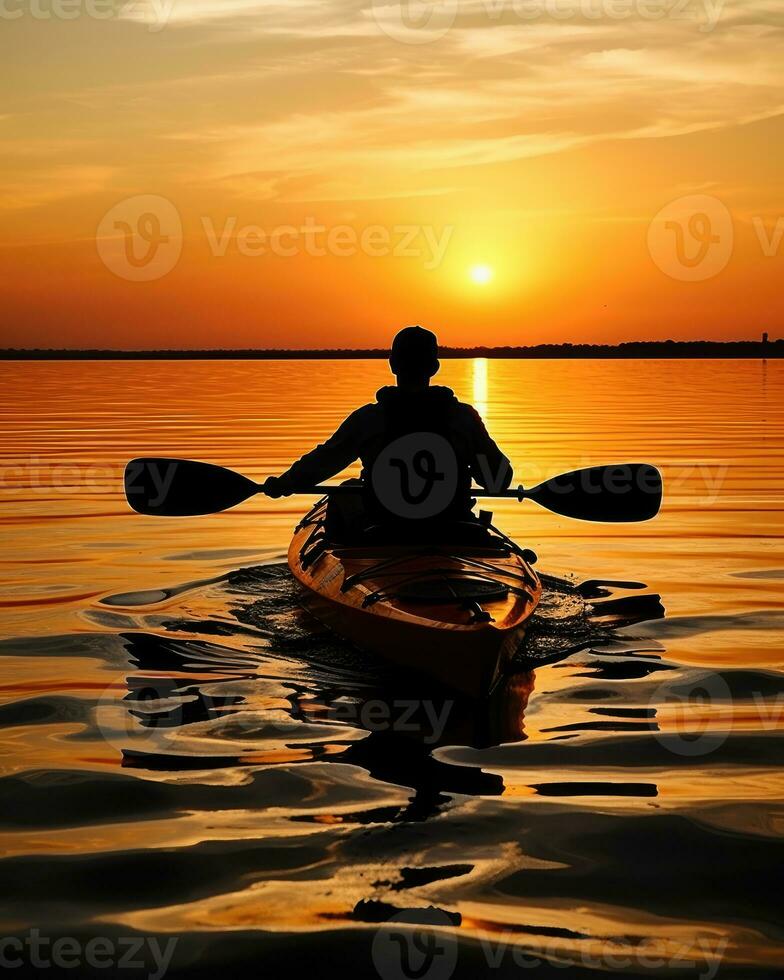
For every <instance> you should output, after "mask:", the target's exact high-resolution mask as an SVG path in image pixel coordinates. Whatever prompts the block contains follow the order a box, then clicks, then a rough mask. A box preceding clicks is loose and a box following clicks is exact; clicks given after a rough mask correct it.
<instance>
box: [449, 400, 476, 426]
mask: <svg viewBox="0 0 784 980" xmlns="http://www.w3.org/2000/svg"><path fill="white" fill-rule="evenodd" d="M455 412H457V413H458V414H459V416H460V418H461V419H467V420H469V421H471V422H481V421H482V416H481V415H480V414H479V412H477V410H476V409H475V408H474V406H473V405H471V404H469V403H468V402H457V403H456V404H455Z"/></svg>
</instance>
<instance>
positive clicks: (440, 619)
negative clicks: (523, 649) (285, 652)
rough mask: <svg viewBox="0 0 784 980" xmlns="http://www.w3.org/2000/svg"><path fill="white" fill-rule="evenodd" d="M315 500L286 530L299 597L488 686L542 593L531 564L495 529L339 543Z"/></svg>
mask: <svg viewBox="0 0 784 980" xmlns="http://www.w3.org/2000/svg"><path fill="white" fill-rule="evenodd" d="M325 515H326V504H325V502H323V501H321V502H319V504H317V505H316V506H315V507H314V508H313V510H312V511H311V512H310V513H309V514H308V515H307V517H306V518H305V519H304V520H303V522H302V523H301V524H300V525H299V527H298V528H297V530H296V531H295V533H294V537H293V539H292V542H291V546H290V548H289V556H288V558H289V566H290V568H291V571H292V573H293V574H294V576H295V578H296V579H297V580H298V581H299V582H300V584H301V585H302V586H304V588H305V597H306V605H307V606H308V608H309V609H310V610H311V612H313V614H314V615H315V616H316V617H317V618H318V619H319V620H321V621H322V622H323V623H324V624H325V625H326V626H328V627H329V628H330V629H332V630H333V631H334V632H335V633H337V634H338V635H340V636H343V637H344V638H345V639H347V640H349V641H351V642H352V643H354V644H355V645H357V646H359V647H361V648H363V649H365V650H368V651H370V652H372V653H375V654H377V655H379V656H381V657H383V658H385V659H386V660H388V661H391V662H393V663H396V664H398V665H400V666H402V667H405V668H407V669H410V670H415V671H418V672H423V673H425V674H428V675H429V676H431V677H432V678H434V679H436V680H437V681H439V682H440V683H443V684H447V685H448V686H450V687H453V688H456V689H458V690H460V691H461V692H463V693H465V694H469V695H470V696H472V697H478V696H481V695H483V694H485V693H487V692H488V691H489V690H490V689H491V688H492V687H493V685H494V683H495V682H496V681H497V680H498V678H499V676H500V674H501V672H502V669H503V667H504V666H505V665H506V664H507V663H508V661H509V660H510V659H511V657H512V656H513V655H514V653H515V651H516V649H517V648H518V646H519V644H520V642H521V641H522V638H523V634H524V630H525V624H526V623H527V621H528V619H529V618H530V617H531V615H532V613H533V611H534V609H535V608H536V604H537V602H538V601H539V596H540V595H541V583H540V582H539V578H538V576H537V575H536V573H535V572H534V571H533V569H532V568H531V567H530V565H529V564H528V563H527V562H526V561H525V559H524V558H523V557H522V555H521V554H519V553H518V551H516V550H515V549H514V546H513V545H511V543H508V542H507V541H506V540H505V539H503V538H502V537H501V536H500V535H499V534H497V532H496V533H495V534H493V532H488V536H487V543H486V545H485V544H484V543H483V544H482V545H479V546H478V545H444V544H422V545H414V546H410V545H406V546H399V545H398V546H396V545H386V544H385V545H378V546H376V545H373V546H360V547H354V546H352V547H341V546H340V545H335V544H331V543H330V542H329V541H328V540H327V539H326V534H325V529H324V518H325Z"/></svg>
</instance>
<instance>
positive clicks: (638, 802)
mask: <svg viewBox="0 0 784 980" xmlns="http://www.w3.org/2000/svg"><path fill="white" fill-rule="evenodd" d="M387 379H388V376H387V374H386V369H385V366H384V365H383V364H382V363H381V362H376V361H373V362H345V363H339V362H324V363H319V362H271V363H264V362H255V363H254V362H230V363H225V364H222V363H210V362H202V363H199V362H191V363H161V362H151V363H123V362H118V363H92V364H90V363H86V364H79V363H51V364H47V363H40V364H37V363H30V364H0V383H1V384H2V388H1V389H0V390H2V396H0V397H2V427H0V464H1V465H2V468H1V469H0V478H1V479H0V504H1V505H2V506H1V509H0V522H2V525H3V551H2V556H1V557H0V609H2V640H1V641H0V769H1V772H2V776H1V778H0V803H1V804H2V805H1V806H0V851H1V852H2V859H1V860H0V882H2V889H0V895H2V899H0V903H1V904H2V912H1V913H0V915H2V925H1V926H0V935H1V936H14V937H21V938H22V939H24V938H25V937H26V936H28V935H29V930H30V929H31V928H39V929H40V930H41V931H42V933H46V934H47V935H49V936H53V937H54V936H64V935H67V936H73V937H76V939H77V940H78V941H79V942H81V943H83V944H84V943H86V942H87V941H88V940H89V939H90V938H94V937H105V938H106V939H107V942H114V943H119V941H120V939H121V938H122V937H139V938H140V939H143V940H144V944H145V945H144V947H143V949H142V950H141V952H139V954H138V956H137V957H136V958H137V959H140V958H141V959H142V960H143V961H144V963H145V966H144V967H143V968H141V967H140V968H139V971H138V972H140V974H141V975H147V973H148V972H150V971H151V970H152V971H154V963H153V961H154V958H155V957H154V949H153V947H152V945H151V943H152V941H153V940H154V941H155V942H156V943H160V946H161V948H163V947H165V944H166V942H167V941H168V940H169V939H172V938H176V940H177V942H176V944H175V945H174V946H173V947H172V949H173V950H174V953H173V960H172V963H171V966H170V969H169V974H170V975H176V974H178V973H181V972H191V973H193V972H195V971H196V970H197V968H198V969H202V968H203V969H204V970H205V971H209V970H210V969H213V968H214V967H215V964H219V965H224V966H225V965H238V964H246V965H247V964H252V965H253V968H254V970H255V971H256V972H257V973H263V972H264V971H265V970H268V971H270V972H271V973H272V975H277V974H278V973H279V972H280V971H282V970H284V969H286V970H290V969H294V970H296V969H299V968H306V967H308V968H312V969H314V970H315V969H318V970H319V972H321V973H327V974H328V975H341V976H342V975H358V976H363V977H364V976H367V977H375V976H380V977H381V978H382V980H392V978H393V977H394V978H395V980H397V978H402V977H404V976H411V975H413V973H412V971H411V970H409V971H408V972H407V973H406V972H405V969H404V966H405V964H403V965H401V962H402V961H401V951H404V950H403V947H404V945H405V944H406V943H410V942H411V941H412V938H411V937H412V936H415V938H421V937H419V936H418V935H415V930H413V931H412V927H410V926H408V927H401V928H402V932H400V935H397V934H396V933H395V932H394V930H390V929H389V928H388V927H385V928H380V927H379V925H378V922H379V921H380V920H383V919H389V918H390V917H392V918H393V920H394V918H395V917H397V920H400V919H401V918H402V919H405V918H407V914H406V912H405V910H412V909H420V910H421V909H427V908H429V907H431V906H432V907H433V908H434V909H435V910H437V911H435V912H433V913H430V914H431V915H435V916H436V919H435V921H436V922H437V923H439V924H438V927H437V928H436V930H435V932H434V933H433V934H432V935H434V936H435V937H436V939H437V943H438V949H437V951H436V953H434V954H433V955H432V956H431V961H432V962H431V961H427V962H425V965H424V966H422V962H424V961H422V960H421V956H422V954H421V953H420V952H419V951H418V949H416V948H414V947H411V948H408V947H406V950H405V951H407V952H408V953H409V954H411V955H412V956H413V961H412V962H413V966H414V967H416V966H417V964H419V966H420V972H419V973H418V974H417V975H419V976H427V977H428V978H430V980H448V977H449V976H451V975H455V976H461V977H462V976H466V977H473V976H477V975H488V976H499V977H501V976H504V977H505V976H518V975H519V974H520V970H521V968H522V967H523V966H528V967H530V966H531V965H532V963H534V962H541V964H543V965H542V969H543V970H544V971H545V972H548V969H549V966H552V970H553V972H554V974H556V975H559V976H564V975H570V976H582V975H585V976H591V975H594V974H595V975H597V976H599V975H606V971H620V972H625V973H627V974H630V975H636V976H651V975H653V974H663V975H667V976H697V975H701V976H712V975H714V974H715V973H716V972H717V971H719V972H720V973H721V975H726V976H737V977H744V978H745V977H752V976H762V975H771V976H773V975H778V966H779V964H780V963H781V962H782V960H783V959H784V930H783V929H782V917H781V912H780V899H779V896H778V890H779V885H780V877H781V866H782V859H783V858H784V844H783V843H782V831H784V805H782V801H783V800H784V777H783V775H782V770H781V765H780V763H781V745H782V742H781V734H780V730H781V726H782V706H783V705H784V700H783V699H784V673H783V672H782V667H783V664H784V644H782V637H783V636H784V603H783V602H782V582H784V555H783V554H782V535H783V534H784V500H782V485H784V480H783V479H782V478H783V476H784V472H783V470H784V397H782V396H783V395H784V372H783V370H782V365H781V364H780V362H776V361H772V362H769V363H767V364H765V363H760V362H757V361H749V362H723V361H706V362H674V361H653V362H602V361H595V362H590V361H585V362H579V361H578V362H568V361H552V362H546V361H544V362H525V361H519V362H512V361H509V362H504V361H489V362H487V361H483V360H477V361H452V362H447V363H446V364H445V365H444V369H443V371H442V374H441V378H440V380H441V381H442V383H445V384H449V385H451V386H453V387H454V388H455V390H456V391H457V393H458V395H459V396H460V397H462V398H464V399H467V400H470V401H472V402H473V403H474V404H475V405H476V407H477V408H478V409H479V410H480V412H482V414H483V415H484V416H485V418H486V420H487V423H488V427H489V429H490V431H491V432H492V433H493V435H494V436H495V437H496V439H497V440H498V441H499V443H500V444H501V446H502V447H503V448H504V449H505V451H506V452H507V453H508V454H509V455H510V456H511V458H512V460H513V462H514V464H515V471H516V477H517V479H518V480H519V481H521V482H523V483H524V484H526V485H531V484H533V483H535V482H538V481H539V479H541V478H544V477H546V476H550V475H553V474H555V473H557V472H559V471H561V470H567V469H572V468H574V467H576V466H580V465H588V464H591V463H608V462H614V461H624V460H648V461H650V462H653V463H655V464H657V465H658V466H659V467H660V468H661V469H662V470H663V472H664V476H665V486H666V500H665V506H664V508H663V511H662V513H661V515H660V517H659V518H658V519H657V520H656V521H654V522H653V523H651V524H646V525H640V526H630V527H626V528H624V527H616V528H608V527H605V526H593V525H588V524H577V523H573V522H569V521H567V520H565V519H561V518H557V517H555V516H553V515H550V514H548V513H546V512H544V511H542V510H540V509H538V508H537V507H536V506H535V505H532V504H526V505H522V506H521V505H519V504H516V503H514V502H504V503H503V504H501V505H499V506H497V507H496V508H495V517H496V523H498V524H499V525H500V526H501V527H502V528H503V529H504V530H506V531H507V532H508V533H510V534H512V535H513V536H514V537H515V538H516V539H517V540H518V541H520V542H521V543H524V544H525V545H527V546H529V547H532V548H534V549H535V550H536V551H537V552H538V553H539V555H540V568H542V569H543V570H544V571H545V572H550V573H554V574H557V575H569V576H572V577H573V579H574V581H577V582H579V581H583V580H588V579H619V580H627V581H630V582H635V581H636V582H638V583H644V584H645V586H646V588H645V590H644V593H645V594H646V595H651V596H653V595H655V594H658V595H660V596H661V600H662V603H663V605H664V607H665V608H666V617H665V618H663V619H661V618H660V619H650V620H647V621H645V622H642V623H633V624H632V625H627V626H623V623H622V622H621V624H620V628H618V629H616V630H615V631H614V633H613V635H612V641H611V642H607V643H604V644H599V643H597V644H595V645H593V646H591V647H590V648H589V649H587V650H582V651H581V652H578V653H574V654H572V655H570V656H567V657H564V658H562V659H560V660H557V661H556V662H552V663H549V664H547V665H545V666H540V667H537V668H536V669H534V670H530V671H527V672H525V673H522V674H519V675H518V676H517V677H516V679H515V680H514V682H513V683H511V684H510V685H509V687H508V688H507V689H506V690H505V691H503V692H501V694H500V695H499V696H498V697H497V698H496V699H495V700H494V701H493V702H491V703H490V704H488V705H486V706H484V707H482V708H467V707H466V706H463V705H459V704H451V703H450V702H447V701H444V699H443V698H442V702H441V703H440V704H436V703H435V702H433V704H431V707H432V708H433V710H434V711H435V710H436V709H437V710H438V711H441V709H442V708H443V709H444V710H445V711H446V714H445V715H444V716H443V725H442V724H441V722H440V721H438V720H437V721H436V722H433V720H432V719H428V717H425V716H419V717H418V721H417V729H416V731H408V730H404V728H405V726H403V725H402V724H399V722H400V718H399V712H400V710H401V707H400V706H401V704H402V702H403V701H405V700H407V699H408V698H410V697H411V696H412V695H414V696H415V694H416V692H412V691H411V690H405V689H402V690H401V692H400V697H399V698H396V699H393V700H390V699H389V697H388V696H387V700H386V701H384V699H383V695H382V694H380V693H379V692H382V691H384V690H386V689H388V685H387V682H388V678H387V677H385V674H384V670H383V668H381V667H379V666H378V665H376V664H373V663H368V662H367V661H366V659H365V658H363V657H361V656H360V655H357V654H354V653H353V652H351V651H349V650H347V649H345V648H343V647H342V646H341V645H340V644H338V643H336V642H335V641H334V640H332V639H330V638H329V637H326V636H318V635H317V636H315V637H314V636H313V635H311V634H310V633H309V632H308V624H307V623H306V622H303V621H302V618H301V615H300V614H299V613H298V612H297V611H296V608H295V606H294V605H293V603H292V600H291V594H290V590H289V583H288V579H287V577H286V575H285V572H284V571H283V569H282V568H281V567H280V566H279V565H278V564H277V563H279V562H280V560H281V559H282V557H283V555H284V553H285V548H286V545H287V542H288V538H289V534H290V529H291V527H292V524H293V523H294V522H295V519H296V518H297V517H298V515H300V514H301V513H302V512H303V510H304V508H305V501H304V500H302V499H296V498H290V499H288V500H285V501H275V502H273V501H269V500H266V499H257V500H254V501H251V502H248V503H246V504H244V505H243V506H241V507H239V508H237V509H236V510H234V511H232V512H229V513H225V514H221V515H217V516H213V517H204V518H198V519H188V520H153V519H149V518H142V517H139V516H138V515H135V514H133V513H131V512H130V511H129V510H128V509H127V507H126V505H125V504H124V501H123V499H122V494H121V480H120V477H121V473H122V468H123V465H124V463H125V461H126V460H127V459H128V458H129V457H131V456H135V455H143V454H150V455H153V454H158V455H176V456H184V457H194V458H199V459H204V460H209V461H213V462H217V463H223V464H226V465H230V466H232V467H234V468H236V469H239V470H241V471H242V472H244V473H246V474H248V475H249V476H251V477H253V478H255V479H263V478H264V476H266V475H268V474H270V473H274V472H279V471H280V470H281V469H282V468H283V467H284V466H285V465H286V464H288V462H290V460H291V459H292V458H293V457H295V456H296V455H298V454H300V453H301V452H302V451H304V450H306V449H308V448H310V447H311V446H312V445H313V444H314V443H315V442H316V441H319V440H320V439H322V438H323V437H325V436H326V435H327V434H329V433H330V432H331V431H332V429H333V428H334V426H335V425H336V424H337V423H338V422H339V421H340V420H341V419H342V418H343V417H344V415H345V414H347V413H348V411H350V410H351V408H352V407H354V406H355V405H357V404H359V403H362V402H364V401H368V400H371V399H372V397H373V393H374V392H375V390H376V388H378V387H379V386H380V385H381V384H384V383H386V382H387ZM262 566H263V567H262ZM632 594H635V593H632V591H631V590H628V591H624V590H622V589H616V590H615V591H614V595H615V596H616V597H620V598H622V599H623V598H624V597H625V596H627V595H632ZM651 601H652V602H654V601H655V600H653V599H652V600H651ZM605 608H608V607H605ZM620 608H621V609H623V608H624V606H623V604H621V607H620ZM597 609H599V610H600V611H601V609H600V607H599V606H597ZM588 612H589V613H590V610H588ZM594 614H595V616H596V615H598V613H596V610H594ZM599 618H600V619H601V616H599ZM620 618H621V620H622V619H623V617H622V616H621V617H620ZM615 625H618V623H617V620H616V624H615ZM420 693H421V692H420ZM406 695H407V696H408V698H407V697H406ZM368 705H370V706H371V707H372V706H374V705H375V707H376V709H378V706H379V705H381V706H382V708H383V707H384V706H386V709H387V712H388V718H387V721H386V722H385V721H384V719H383V711H382V716H381V721H380V722H379V721H378V718H379V715H378V712H376V715H373V713H372V712H368V710H367V708H368ZM445 706H446V707H445ZM420 708H421V705H420ZM420 715H421V712H420ZM438 717H439V718H441V716H440V715H439V716H438ZM374 718H375V719H376V720H375V721H374V720H373V719H374ZM409 727H411V726H409ZM438 916H440V917H441V918H440V919H439V918H438ZM408 917H410V913H409V915H408ZM157 948H158V947H155V949H157ZM26 955H27V954H26ZM418 956H419V957H420V960H419V961H417V957H418ZM534 958H536V959H534ZM25 962H27V960H25ZM428 964H429V966H430V969H425V967H427V966H428ZM564 964H570V965H571V966H572V970H571V971H567V970H564V969H562V967H563V966H564ZM20 972H21V971H19V970H18V971H17V975H19V973H20ZM90 972H91V967H90V966H89V964H88V965H86V966H85V964H84V963H83V962H82V966H81V969H80V971H79V973H80V975H88V974H89V973H90ZM93 972H95V974H96V975H100V976H106V975H107V974H106V970H103V971H102V970H101V969H99V968H95V970H93ZM133 972H134V971H133V970H124V971H120V972H119V975H122V976H131V975H133ZM69 975H74V973H73V970H72V971H71V972H70V974H69Z"/></svg>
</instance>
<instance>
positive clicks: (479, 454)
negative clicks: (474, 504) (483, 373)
mask: <svg viewBox="0 0 784 980" xmlns="http://www.w3.org/2000/svg"><path fill="white" fill-rule="evenodd" d="M465 408H466V409H467V410H468V412H467V418H468V420H469V421H468V426H469V429H470V433H471V451H472V459H471V476H472V477H473V478H474V479H475V480H476V482H477V483H478V484H479V486H480V487H484V488H485V490H491V491H493V492H494V493H500V492H501V491H502V490H506V489H508V487H509V484H510V483H511V482H512V464H511V463H510V462H509V460H508V458H507V457H506V456H505V455H504V454H503V453H502V452H501V450H500V449H499V448H498V446H497V445H496V444H495V442H494V441H493V439H491V437H490V433H489V432H488V431H487V428H486V427H485V424H484V422H483V421H482V417H481V415H480V414H479V413H478V412H477V411H476V409H475V408H472V407H471V406H470V405H466V406H465Z"/></svg>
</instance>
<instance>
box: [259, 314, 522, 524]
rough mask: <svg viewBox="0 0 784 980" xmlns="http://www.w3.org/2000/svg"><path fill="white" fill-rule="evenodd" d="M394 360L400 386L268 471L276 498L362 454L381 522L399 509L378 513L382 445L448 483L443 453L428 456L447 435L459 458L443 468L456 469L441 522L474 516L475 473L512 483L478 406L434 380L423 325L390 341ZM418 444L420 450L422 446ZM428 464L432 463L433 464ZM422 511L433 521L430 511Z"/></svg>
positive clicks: (430, 341) (486, 481)
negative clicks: (276, 472) (276, 470)
mask: <svg viewBox="0 0 784 980" xmlns="http://www.w3.org/2000/svg"><path fill="white" fill-rule="evenodd" d="M389 365H390V368H391V369H392V373H393V374H394V375H395V377H396V379H397V386H388V387H384V388H381V389H380V390H379V391H378V392H377V393H376V401H375V402H374V403H373V404H370V405H364V406H363V407H362V408H358V409H357V410H356V411H355V412H352V413H351V415H349V417H348V418H347V419H346V420H345V422H343V424H342V425H341V426H340V427H339V428H338V430H337V431H336V432H335V434H334V435H332V436H331V437H330V438H329V439H328V440H327V441H326V442H324V443H322V444H321V445H320V446H317V447H316V448H315V449H313V450H312V451H311V452H309V453H306V454H305V455H304V456H303V457H302V458H301V459H300V460H298V461H297V462H296V463H294V464H293V465H292V466H291V467H290V468H289V469H288V470H286V472H285V473H283V474H282V475H281V476H277V477H275V476H273V477H270V478H269V479H268V480H267V481H266V483H265V484H264V488H263V489H264V492H265V493H267V494H268V495H269V496H271V497H280V496H287V495H288V494H290V493H293V492H294V491H296V490H297V489H298V488H300V487H302V488H305V487H309V486H313V485H315V484H317V483H321V482H322V481H323V480H326V479H329V477H332V476H335V474H337V473H339V472H340V471H341V470H343V469H345V467H347V466H349V465H350V464H351V463H353V462H354V461H355V460H356V459H361V460H362V481H363V485H364V486H365V488H366V494H367V496H366V500H365V503H366V506H367V509H368V511H369V512H370V513H371V514H372V516H373V518H374V520H375V521H376V522H381V523H389V521H390V520H392V521H394V519H395V515H394V514H389V513H386V514H384V513H381V512H380V510H379V507H378V499H377V497H378V495H377V494H376V493H374V492H373V489H372V488H373V486H374V481H375V485H376V487H377V486H378V480H377V479H375V477H374V474H377V473H378V465H377V464H378V463H379V461H384V462H386V460H385V455H384V454H385V451H386V450H387V449H388V447H390V446H393V445H394V446H399V447H402V450H401V451H400V453H398V455H400V456H401V457H404V458H405V457H407V460H406V464H405V465H408V460H412V461H413V469H414V475H415V477H416V475H417V474H418V475H419V476H422V475H423V474H424V476H425V477H426V478H430V475H432V478H433V479H434V480H439V479H441V480H442V481H443V479H444V476H443V473H439V472H438V467H439V465H442V464H441V463H440V462H439V460H438V458H437V457H438V456H439V453H438V452H436V453H435V457H436V458H435V459H434V460H433V461H428V459H427V457H428V456H429V455H432V454H431V453H430V448H429V447H431V446H436V447H438V446H443V445H444V441H445V442H446V443H448V447H446V449H447V452H449V447H451V452H450V456H452V458H453V460H454V462H456V466H455V465H454V462H452V463H451V464H450V466H447V467H443V466H442V469H447V470H449V471H450V474H453V476H452V475H450V483H452V484H453V485H452V486H450V488H449V490H450V492H449V503H448V505H446V506H444V507H442V508H441V509H440V512H439V514H438V515H437V520H438V521H439V522H442V523H443V522H445V521H447V522H448V521H454V520H466V519H469V518H470V517H471V506H472V503H473V502H472V500H471V496H470V492H469V491H470V487H471V481H472V479H473V480H475V481H476V482H477V483H478V484H479V485H480V486H482V487H485V488H488V489H492V490H495V491H498V490H505V489H506V488H507V487H508V486H509V484H510V482H511V479H512V467H511V465H510V463H509V460H508V459H507V458H506V456H504V454H503V453H502V452H501V450H500V449H499V448H498V446H497V445H496V444H495V442H493V440H492V439H491V438H490V436H489V434H488V432H487V429H486V428H485V426H484V423H483V422H482V419H481V417H480V416H479V414H478V413H477V411H476V410H475V409H474V408H472V407H471V405H466V404H464V403H463V402H459V401H458V400H457V398H456V397H455V395H454V393H453V392H452V390H451V389H450V388H445V387H441V386H431V385H430V379H431V378H432V377H433V375H434V374H435V373H436V372H437V371H438V369H439V367H440V365H439V363H438V341H437V339H436V336H435V334H433V333H431V332H430V331H429V330H424V329H423V328H422V327H406V328H405V329H404V330H401V331H400V333H398V334H397V336H396V337H395V339H394V341H393V342H392V351H391V354H390V358H389ZM404 437H409V438H408V439H405V438H404ZM439 437H440V438H439ZM418 446H421V447H423V448H421V450H420V451H417V447H418ZM441 455H442V458H443V453H442V454H441ZM423 457H424V460H423ZM391 463H392V464H393V465H400V466H401V467H402V466H403V465H404V464H403V462H402V460H400V459H397V458H392V459H391ZM425 463H427V466H431V467H435V469H433V470H428V468H427V466H425V465H424V464H425ZM420 465H421V466H422V469H421V471H420V469H419V467H420ZM400 479H401V480H402V481H404V486H405V480H406V474H405V473H403V472H401V473H400ZM404 492H405V491H404ZM335 499H337V498H335ZM392 509H393V511H394V510H395V508H394V507H393V508H392ZM383 510H384V508H381V511H383ZM425 516H427V517H428V518H430V519H431V523H432V520H433V518H432V517H431V515H430V514H426V515H425Z"/></svg>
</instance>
